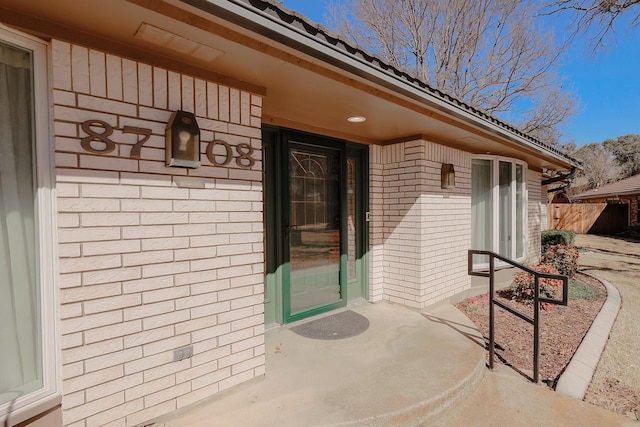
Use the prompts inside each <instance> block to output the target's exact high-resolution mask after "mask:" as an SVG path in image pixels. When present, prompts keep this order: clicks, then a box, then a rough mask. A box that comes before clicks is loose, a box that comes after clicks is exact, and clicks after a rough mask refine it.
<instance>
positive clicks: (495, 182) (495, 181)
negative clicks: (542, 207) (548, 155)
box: [471, 155, 529, 267]
mask: <svg viewBox="0 0 640 427" xmlns="http://www.w3.org/2000/svg"><path fill="white" fill-rule="evenodd" d="M471 159H472V160H474V159H479V160H490V161H491V162H492V167H491V171H492V177H491V180H492V182H491V186H492V193H491V197H492V207H493V212H494V215H493V217H492V224H491V225H492V233H491V237H492V242H491V243H492V247H491V248H490V249H487V250H490V251H492V252H495V253H499V248H500V234H499V228H500V215H499V212H500V209H499V206H500V205H499V203H500V162H508V163H511V201H512V203H511V219H512V221H511V236H516V235H517V228H516V227H517V203H516V202H517V178H516V165H520V166H522V171H523V177H522V179H523V185H524V189H523V203H524V206H523V207H522V208H523V218H522V221H523V224H522V234H523V238H524V241H523V242H522V244H523V255H522V256H521V257H517V258H514V257H513V255H514V254H517V240H516V239H515V238H512V239H511V257H509V258H511V259H513V260H514V261H516V262H519V263H522V262H523V261H525V260H526V259H527V256H528V252H529V192H528V186H527V170H528V165H527V163H526V162H524V161H522V160H519V159H514V158H512V157H504V156H495V155H474V156H472V157H471ZM472 197H473V195H472ZM472 203H473V200H472ZM472 235H473V233H472ZM477 266H478V267H485V266H488V263H480V264H478V265H477Z"/></svg>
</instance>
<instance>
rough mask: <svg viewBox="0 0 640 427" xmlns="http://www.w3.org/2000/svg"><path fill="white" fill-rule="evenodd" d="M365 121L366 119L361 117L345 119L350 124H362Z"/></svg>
mask: <svg viewBox="0 0 640 427" xmlns="http://www.w3.org/2000/svg"><path fill="white" fill-rule="evenodd" d="M365 120H367V119H366V117H362V116H351V117H347V121H348V122H351V123H362V122H364V121H365Z"/></svg>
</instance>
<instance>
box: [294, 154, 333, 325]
mask: <svg viewBox="0 0 640 427" xmlns="http://www.w3.org/2000/svg"><path fill="white" fill-rule="evenodd" d="M289 173H290V177H289V209H290V210H289V226H288V227H287V229H288V234H289V268H290V270H289V293H290V313H291V315H294V314H296V313H301V312H304V311H308V310H310V309H313V308H316V307H321V306H325V305H328V304H332V303H335V302H338V301H340V299H341V289H340V227H341V221H340V218H341V212H340V152H339V151H329V150H326V151H325V150H323V151H315V150H312V149H308V148H303V147H298V146H296V145H293V144H292V145H290V148H289Z"/></svg>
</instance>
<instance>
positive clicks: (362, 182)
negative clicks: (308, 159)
mask: <svg viewBox="0 0 640 427" xmlns="http://www.w3.org/2000/svg"><path fill="white" fill-rule="evenodd" d="M262 139H263V191H264V233H265V323H266V324H272V323H280V324H284V323H290V322H294V321H297V320H301V319H304V318H307V317H310V316H314V315H317V314H320V313H324V312H327V311H330V310H335V309H336V308H340V307H344V306H346V304H347V303H348V302H349V301H351V300H353V298H351V297H350V295H349V289H348V288H349V287H350V286H349V279H348V277H347V276H348V275H347V269H346V266H347V262H348V260H347V252H348V240H347V227H348V221H347V188H346V187H347V184H346V178H347V168H346V164H347V158H348V157H355V158H357V159H358V160H359V164H360V167H359V168H357V170H356V173H357V174H359V177H358V178H359V183H358V184H357V185H358V186H359V188H360V197H359V199H357V200H356V204H357V209H356V215H357V216H358V218H356V222H357V225H356V226H357V227H359V229H360V232H359V233H358V235H357V242H356V247H357V248H358V250H357V251H356V253H358V251H359V254H360V257H357V268H358V272H359V275H360V276H359V279H358V280H359V281H360V282H361V284H360V286H361V289H360V295H359V297H363V298H368V291H369V289H368V288H369V287H368V264H367V251H368V243H369V241H368V237H369V236H368V234H369V233H368V231H369V230H368V226H367V222H366V218H365V216H366V211H367V210H368V202H369V200H368V184H369V182H368V160H369V156H368V154H369V151H368V147H367V146H365V145H361V144H354V143H350V142H347V141H344V140H338V139H334V138H329V137H324V136H319V135H315V134H310V133H305V132H300V131H295V130H291V129H285V128H279V127H274V126H268V125H264V126H263V129H262ZM289 141H294V142H295V143H296V145H301V146H303V147H304V146H305V145H308V146H309V147H310V148H311V149H314V148H317V149H318V151H322V150H323V149H324V150H338V151H339V153H340V183H341V184H340V216H341V221H340V273H339V280H340V299H339V300H338V301H335V302H333V303H329V304H326V305H322V306H319V307H314V308H311V309H309V310H306V311H303V312H300V313H294V314H292V313H291V306H290V303H291V294H290V290H291V287H290V286H291V285H290V280H289V277H290V276H289V275H290V272H291V271H290V264H289V240H288V239H287V238H285V237H284V236H285V221H286V220H287V219H288V217H289V214H290V213H289V211H288V210H289V208H290V206H289V203H290V202H289V174H290V172H289ZM351 287H352V286H351ZM352 289H353V287H352Z"/></svg>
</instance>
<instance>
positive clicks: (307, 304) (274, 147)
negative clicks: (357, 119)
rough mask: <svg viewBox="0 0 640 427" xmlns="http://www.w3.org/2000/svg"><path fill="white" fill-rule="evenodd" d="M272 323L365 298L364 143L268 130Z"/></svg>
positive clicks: (268, 260) (266, 157)
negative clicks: (362, 176)
mask: <svg viewBox="0 0 640 427" xmlns="http://www.w3.org/2000/svg"><path fill="white" fill-rule="evenodd" d="M263 141H264V160H265V168H264V170H265V183H264V184H265V232H266V240H267V242H266V245H265V247H266V265H267V277H266V279H267V289H266V303H265V317H266V321H267V323H272V322H278V323H287V322H291V321H295V320H299V319H302V318H305V317H308V316H311V315H314V314H318V313H322V312H325V311H329V310H332V309H335V308H338V307H343V306H345V305H346V303H347V301H349V300H353V299H355V298H360V297H364V296H365V282H364V280H365V275H364V269H363V262H364V261H363V259H364V247H365V243H364V235H365V233H364V232H363V230H364V228H365V227H364V223H365V221H364V208H365V205H364V191H363V188H362V187H363V185H364V180H363V179H362V178H361V177H359V176H357V175H358V173H362V171H363V170H362V168H363V167H364V161H365V159H366V158H365V156H364V155H363V153H366V148H365V147H359V148H354V147H353V146H351V145H349V147H348V146H347V143H345V142H341V141H335V140H330V139H327V138H321V137H317V136H313V135H307V134H302V133H297V132H291V131H285V130H280V129H275V128H266V129H265V130H264V132H263Z"/></svg>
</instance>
